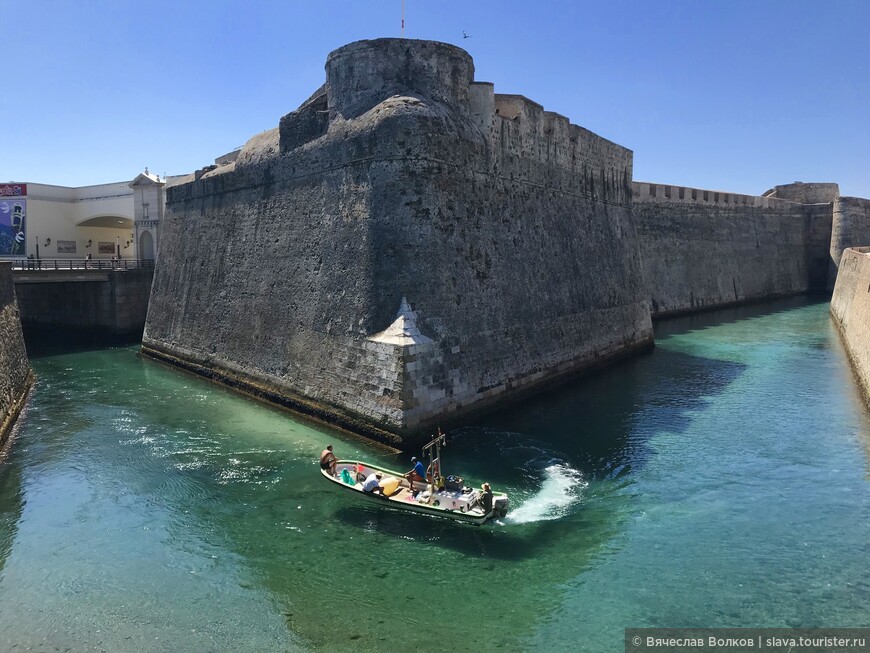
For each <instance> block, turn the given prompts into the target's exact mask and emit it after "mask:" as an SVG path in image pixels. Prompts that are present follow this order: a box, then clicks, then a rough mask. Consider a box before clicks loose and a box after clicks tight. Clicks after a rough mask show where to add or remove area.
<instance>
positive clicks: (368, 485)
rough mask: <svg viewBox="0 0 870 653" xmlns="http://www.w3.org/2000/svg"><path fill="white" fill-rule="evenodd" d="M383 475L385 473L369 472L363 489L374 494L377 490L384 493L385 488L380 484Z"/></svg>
mask: <svg viewBox="0 0 870 653" xmlns="http://www.w3.org/2000/svg"><path fill="white" fill-rule="evenodd" d="M382 477H383V474H381V473H380V472H374V473H372V474H369V475H368V478H366V480H365V482H364V483H363V486H362V491H363V492H365V493H367V494H374V493H375V492H380V493H381V494H383V493H384V488H382V487H381V486H380V482H381V478H382Z"/></svg>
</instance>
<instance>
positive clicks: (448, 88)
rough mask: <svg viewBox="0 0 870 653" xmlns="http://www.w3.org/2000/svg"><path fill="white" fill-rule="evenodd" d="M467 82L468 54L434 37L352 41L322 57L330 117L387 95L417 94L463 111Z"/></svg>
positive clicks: (470, 75) (358, 110)
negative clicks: (326, 56) (324, 60)
mask: <svg viewBox="0 0 870 653" xmlns="http://www.w3.org/2000/svg"><path fill="white" fill-rule="evenodd" d="M473 81H474V63H473V62H472V59H471V56H470V55H469V54H468V53H467V52H466V51H465V50H463V49H462V48H457V47H456V46H455V45H449V44H447V43H440V42H437V41H418V40H413V39H375V40H371V41H356V42H354V43H350V44H348V45H345V46H344V47H341V48H339V49H338V50H333V51H332V52H331V53H330V54H329V57H328V58H327V60H326V94H327V98H328V104H329V109H330V113H331V116H335V117H338V116H341V117H343V118H346V119H349V118H355V117H356V116H358V115H360V114H362V113H365V112H366V111H368V110H369V109H371V108H372V107H373V106H375V105H376V104H378V103H380V102H382V101H383V100H385V99H387V98H389V97H392V96H393V95H420V96H423V97H425V98H428V99H430V100H433V101H435V102H439V103H442V104H446V105H448V106H451V107H454V108H462V109H463V110H465V111H467V110H468V87H469V85H470V84H471V83H472V82H473Z"/></svg>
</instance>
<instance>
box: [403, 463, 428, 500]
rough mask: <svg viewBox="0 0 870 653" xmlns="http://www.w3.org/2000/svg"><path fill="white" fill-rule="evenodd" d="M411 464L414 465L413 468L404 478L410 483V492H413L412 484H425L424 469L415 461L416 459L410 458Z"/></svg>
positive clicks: (421, 464)
mask: <svg viewBox="0 0 870 653" xmlns="http://www.w3.org/2000/svg"><path fill="white" fill-rule="evenodd" d="M411 462H412V463H414V468H413V469H412V470H411V471H410V472H407V473H406V474H405V478H407V479H408V481H409V482H410V483H411V492H413V491H414V483H415V482H417V483H425V482H426V468H425V467H423V463H421V462H420V461H419V460H417V458H416V457H412V458H411Z"/></svg>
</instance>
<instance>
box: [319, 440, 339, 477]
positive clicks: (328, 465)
mask: <svg viewBox="0 0 870 653" xmlns="http://www.w3.org/2000/svg"><path fill="white" fill-rule="evenodd" d="M337 462H338V458H336V457H335V454H334V453H332V445H331V444H330V445H327V447H326V449H324V450H323V453H321V454H320V469H326V470H329V473H330V474H332V475H333V476H335V463H337Z"/></svg>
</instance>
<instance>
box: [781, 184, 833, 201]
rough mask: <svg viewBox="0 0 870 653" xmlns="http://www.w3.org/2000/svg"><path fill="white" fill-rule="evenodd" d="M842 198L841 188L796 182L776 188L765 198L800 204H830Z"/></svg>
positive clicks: (831, 185)
mask: <svg viewBox="0 0 870 653" xmlns="http://www.w3.org/2000/svg"><path fill="white" fill-rule="evenodd" d="M839 196H840V186H839V185H838V184H832V183H805V182H802V181H796V182H794V183H791V184H783V185H781V186H774V187H773V188H772V189H770V190H769V191H767V192H766V193H765V194H764V197H775V198H779V199H784V200H790V201H792V202H798V203H799V204H830V203H831V202H833V201H834V200H835V199H836V198H838V197H839Z"/></svg>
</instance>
